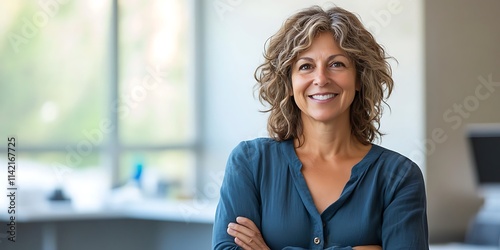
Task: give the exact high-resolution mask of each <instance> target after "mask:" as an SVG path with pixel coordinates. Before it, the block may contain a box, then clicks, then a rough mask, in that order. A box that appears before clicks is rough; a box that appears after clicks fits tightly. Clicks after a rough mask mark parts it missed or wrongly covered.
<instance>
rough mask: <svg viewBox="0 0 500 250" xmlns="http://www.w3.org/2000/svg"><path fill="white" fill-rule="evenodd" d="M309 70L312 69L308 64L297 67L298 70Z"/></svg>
mask: <svg viewBox="0 0 500 250" xmlns="http://www.w3.org/2000/svg"><path fill="white" fill-rule="evenodd" d="M311 68H312V65H311V64H309V63H304V64H302V65H300V66H299V70H309V69H311Z"/></svg>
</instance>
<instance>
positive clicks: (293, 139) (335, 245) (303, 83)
mask: <svg viewBox="0 0 500 250" xmlns="http://www.w3.org/2000/svg"><path fill="white" fill-rule="evenodd" d="M386 59H387V57H386V55H385V51H384V49H383V48H382V47H381V46H380V45H379V44H378V43H377V42H376V41H375V40H374V38H373V36H372V35H371V34H370V33H369V32H368V31H367V30H366V29H365V28H364V27H363V25H362V24H361V22H360V21H359V20H358V18H357V17H356V16H355V15H354V14H352V13H350V12H348V11H346V10H344V9H342V8H339V7H334V8H331V9H328V10H326V11H325V10H323V9H321V8H320V7H317V6H314V7H311V8H309V9H305V10H303V11H300V12H298V13H297V14H295V15H293V16H291V17H290V18H289V19H288V20H287V21H286V22H285V23H284V25H283V26H282V27H281V29H280V30H279V31H278V32H277V33H276V34H275V35H274V36H272V37H271V38H270V40H269V44H268V48H267V49H266V51H265V62H264V63H263V64H262V65H261V66H259V68H257V70H256V73H255V78H256V79H257V82H258V87H259V97H260V100H261V101H265V102H267V103H269V105H270V109H269V112H270V116H269V121H268V130H269V133H270V136H271V138H259V139H255V140H251V141H246V142H242V143H240V144H239V145H238V146H237V147H236V148H235V149H234V150H233V152H232V153H231V155H230V157H229V160H228V163H227V167H226V173H225V177H224V181H223V184H222V187H221V197H220V201H219V205H218V207H217V212H216V219H215V224H214V231H213V246H212V248H213V249H289V250H292V249H330V250H333V249H382V248H383V249H428V239H427V238H428V232H427V230H428V229H427V215H426V197H425V187H424V181H423V178H422V173H421V171H420V169H419V167H418V166H417V165H416V164H415V163H413V162H412V161H410V160H409V159H408V158H406V157H404V156H402V155H400V154H398V153H396V152H393V151H390V150H388V149H385V148H383V147H381V146H378V145H375V144H372V142H373V141H374V140H375V139H377V138H379V137H380V136H381V135H382V134H381V133H380V132H379V131H378V128H379V122H380V117H381V115H382V103H383V99H384V93H386V94H387V97H388V96H389V95H390V93H391V91H392V88H393V80H392V78H391V69H390V66H389V64H388V63H387V62H386Z"/></svg>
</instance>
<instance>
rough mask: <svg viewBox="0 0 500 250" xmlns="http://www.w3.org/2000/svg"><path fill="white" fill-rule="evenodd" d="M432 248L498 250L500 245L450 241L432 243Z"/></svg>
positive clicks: (442, 249)
mask: <svg viewBox="0 0 500 250" xmlns="http://www.w3.org/2000/svg"><path fill="white" fill-rule="evenodd" d="M430 250H498V247H492V246H476V245H467V244H462V243H450V244H445V245H431V246H430Z"/></svg>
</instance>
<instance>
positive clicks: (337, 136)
mask: <svg viewBox="0 0 500 250" xmlns="http://www.w3.org/2000/svg"><path fill="white" fill-rule="evenodd" d="M302 124H303V133H302V135H301V136H300V138H299V139H300V143H301V144H300V147H299V139H295V147H297V150H300V151H302V152H308V153H313V154H314V155H317V156H318V157H321V158H325V159H326V158H331V157H352V156H353V154H357V152H360V151H363V152H364V151H366V149H367V148H366V145H364V144H362V143H361V142H359V141H358V140H357V139H356V137H355V136H354V135H352V131H351V124H350V121H349V119H342V120H336V121H333V122H328V123H321V122H317V121H312V120H310V119H302Z"/></svg>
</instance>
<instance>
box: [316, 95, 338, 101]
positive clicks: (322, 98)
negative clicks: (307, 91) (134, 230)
mask: <svg viewBox="0 0 500 250" xmlns="http://www.w3.org/2000/svg"><path fill="white" fill-rule="evenodd" d="M337 95H338V94H325V95H310V96H309V98H312V99H314V100H318V101H325V100H328V99H332V98H334V97H335V96H337Z"/></svg>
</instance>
